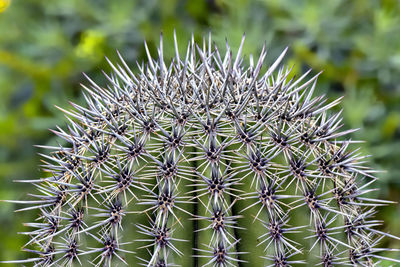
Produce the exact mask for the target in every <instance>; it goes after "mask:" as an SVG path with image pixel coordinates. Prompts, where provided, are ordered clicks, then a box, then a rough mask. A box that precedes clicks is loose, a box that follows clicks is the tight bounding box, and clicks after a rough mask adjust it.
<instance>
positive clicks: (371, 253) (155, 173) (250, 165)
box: [4, 34, 400, 267]
mask: <svg viewBox="0 0 400 267" xmlns="http://www.w3.org/2000/svg"><path fill="white" fill-rule="evenodd" d="M244 39H245V38H244V36H243V39H242V41H241V44H240V47H239V50H238V52H237V53H236V54H235V55H234V54H233V53H232V50H231V48H230V47H229V45H228V44H226V47H225V48H224V49H225V52H224V53H221V52H220V50H219V48H217V46H216V45H215V44H214V43H212V40H211V34H210V36H209V37H208V38H204V39H203V42H202V43H201V44H197V43H196V42H195V41H194V38H193V37H192V39H191V40H190V41H189V42H188V45H187V47H186V49H183V48H181V47H179V48H178V42H177V40H176V36H175V35H174V41H175V42H174V44H175V55H173V58H172V60H171V62H170V63H166V62H165V61H164V55H163V41H162V36H161V39H160V45H159V47H158V48H157V52H158V57H157V58H155V59H154V58H153V57H152V56H151V54H150V51H149V48H148V46H147V45H146V43H145V49H146V53H147V56H148V61H147V62H146V63H145V64H144V63H142V64H139V63H137V66H136V70H135V71H133V70H131V68H130V67H129V66H128V64H127V63H126V62H125V61H124V59H123V57H122V56H121V55H120V54H119V53H118V55H119V59H120V60H119V62H118V63H112V62H111V61H108V62H109V64H110V66H111V68H112V70H113V71H112V73H110V74H106V73H104V75H105V77H106V78H107V84H105V85H98V84H97V83H95V82H94V81H93V80H92V79H90V78H89V77H87V80H88V82H87V84H86V85H82V87H83V89H84V90H83V94H84V99H85V102H86V104H85V106H80V105H77V104H74V103H71V105H72V108H71V109H68V110H67V109H63V108H59V109H60V110H61V111H63V112H64V113H65V115H66V117H67V120H68V125H67V127H64V128H62V127H57V128H56V129H55V130H52V132H54V133H55V134H56V135H57V136H58V137H59V142H60V143H59V144H58V145H54V146H40V147H42V148H43V149H46V150H49V153H47V154H41V156H42V157H43V165H42V169H43V171H44V172H45V173H46V176H45V177H43V178H41V179H37V180H33V181H32V180H29V181H27V180H25V181H24V180H22V182H27V183H31V184H32V186H33V187H35V192H33V193H31V194H30V196H29V199H28V200H9V201H8V202H12V203H15V204H17V205H19V206H21V208H20V209H19V210H18V211H26V210H31V211H34V212H36V213H37V214H38V215H37V219H36V220H35V221H33V222H30V223H26V224H25V226H26V227H27V228H29V230H28V231H27V232H24V233H22V234H25V235H27V236H29V241H28V242H27V243H26V244H25V245H24V247H23V249H24V250H26V251H27V252H29V253H30V257H29V258H28V259H26V260H16V261H5V262H4V263H21V264H24V263H25V264H32V265H33V266H72V265H74V266H78V265H80V264H81V265H83V266H85V265H86V264H88V262H89V263H90V264H92V265H94V266H124V265H129V266H154V267H156V266H157V267H161V266H218V267H221V266H251V264H252V265H254V266H281V267H283V266H297V265H300V266H301V265H303V266H304V265H305V266H307V265H321V266H326V267H327V266H345V265H348V266H379V264H380V263H381V262H382V261H390V262H393V263H395V262H397V263H400V261H399V260H397V259H395V258H389V257H387V256H386V254H385V255H382V252H384V253H386V252H391V251H392V252H395V251H397V250H396V249H390V248H381V247H379V242H380V241H381V239H382V238H384V237H388V238H395V239H399V238H398V237H396V236H393V235H391V234H389V233H385V232H382V231H380V230H379V229H378V226H380V225H381V224H382V223H383V222H381V221H378V220H376V219H374V215H375V213H376V210H375V207H376V206H381V205H387V204H390V203H392V202H390V201H386V200H380V199H375V198H374V197H372V196H371V195H370V194H371V192H373V191H375V190H376V188H373V187H371V185H373V183H374V181H375V180H376V179H378V178H377V177H376V176H375V175H376V173H377V172H376V171H374V170H372V169H370V168H369V167H368V166H367V164H366V163H368V162H367V160H366V158H367V156H364V155H362V154H361V153H360V152H359V148H358V147H357V144H358V143H359V142H358V141H356V140H351V139H346V135H348V134H350V133H352V132H354V131H356V130H344V129H342V127H343V125H342V118H341V111H339V112H336V113H335V112H332V111H331V108H332V107H334V106H336V105H338V104H339V103H340V100H341V98H339V99H336V100H334V101H332V102H328V101H327V99H326V98H325V97H324V96H317V97H314V96H313V94H314V91H315V88H316V84H317V78H318V76H319V75H320V73H318V74H317V75H315V76H312V77H311V78H308V76H309V74H310V72H311V70H310V71H307V72H306V73H304V74H303V75H302V76H301V77H298V78H297V77H293V75H292V74H291V68H289V67H287V66H284V65H283V64H282V60H283V59H284V56H285V54H286V52H287V48H286V49H285V50H284V51H283V52H282V53H281V54H280V55H279V57H278V58H277V59H276V60H275V61H274V62H273V63H272V64H271V65H269V66H268V67H265V65H266V63H265V58H266V55H267V52H266V47H265V45H264V47H263V48H262V51H261V53H260V54H259V55H258V58H257V59H255V58H253V57H252V56H250V59H249V63H248V64H247V65H246V64H245V63H243V61H244V59H243V57H242V48H243V44H244ZM180 52H183V53H182V54H181V53H180ZM107 60H108V59H107Z"/></svg>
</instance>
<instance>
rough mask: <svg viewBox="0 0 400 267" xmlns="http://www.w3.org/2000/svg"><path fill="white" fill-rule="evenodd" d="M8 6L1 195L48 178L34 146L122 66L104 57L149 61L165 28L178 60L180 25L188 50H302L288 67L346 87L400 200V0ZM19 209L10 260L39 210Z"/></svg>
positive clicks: (384, 185) (6, 209)
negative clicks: (204, 40)
mask: <svg viewBox="0 0 400 267" xmlns="http://www.w3.org/2000/svg"><path fill="white" fill-rule="evenodd" d="M0 2H1V3H0V4H1V5H3V4H4V6H2V8H0V12H2V13H0V183H1V186H0V199H22V198H25V195H26V193H27V192H28V191H29V190H32V188H31V187H27V186H26V185H25V186H23V185H21V184H18V183H13V180H15V179H31V178H38V177H40V176H41V173H40V168H39V165H40V158H39V156H38V155H37V153H38V152H41V151H40V150H39V149H37V148H35V147H34V146H33V145H34V144H47V143H51V142H53V143H54V142H55V141H54V136H53V135H52V134H51V133H50V132H49V131H48V128H54V127H55V125H60V126H63V125H65V119H64V117H63V115H62V113H61V112H60V111H58V110H57V109H56V108H55V105H57V106H61V107H68V101H75V102H81V101H82V100H81V94H80V86H79V83H85V82H86V81H85V79H84V78H83V75H82V74H81V73H82V72H85V73H87V74H88V75H89V76H91V77H92V78H93V80H95V81H98V82H99V83H101V82H102V81H104V78H103V77H102V73H101V70H102V69H104V70H105V71H106V72H108V71H110V67H109V66H108V65H107V64H106V61H105V58H104V56H107V57H109V58H111V59H112V60H113V59H116V49H117V50H119V51H120V52H121V54H122V55H123V56H124V57H125V58H126V61H127V62H129V63H130V64H131V65H132V66H133V67H134V66H135V62H136V60H137V61H138V62H139V63H140V62H142V61H143V60H144V59H145V58H144V56H145V54H144V48H143V40H147V42H148V43H149V44H150V47H151V48H152V49H153V52H154V51H155V49H156V48H155V47H156V45H157V43H158V42H159V35H160V33H161V32H163V33H164V41H165V45H164V47H165V50H166V51H165V53H164V54H166V55H170V57H172V56H173V53H172V49H173V46H172V45H171V44H172V40H173V37H172V36H173V35H172V32H173V30H174V29H176V31H177V35H178V38H179V44H180V47H182V48H183V47H185V46H186V44H187V41H188V39H189V38H190V36H191V33H194V36H195V38H196V39H197V40H200V39H201V37H202V35H203V34H204V33H205V34H207V33H208V32H209V31H211V32H212V35H213V39H214V40H215V42H217V43H218V44H219V45H220V46H221V47H223V46H224V43H225V38H227V39H228V40H229V43H230V45H231V46H232V47H233V48H235V47H236V48H237V47H238V45H239V43H240V39H241V37H242V34H243V33H244V32H245V33H246V40H247V41H246V45H245V49H244V54H246V55H249V54H250V53H253V54H257V52H258V51H259V50H260V48H261V46H262V44H263V41H265V42H266V44H267V47H268V48H269V59H270V60H272V59H273V58H274V57H275V56H277V54H278V52H280V51H281V50H282V49H283V48H284V47H285V46H290V54H289V56H288V57H287V59H286V63H287V64H289V65H293V66H294V72H295V73H296V74H297V75H298V74H301V73H302V72H304V71H305V70H307V69H308V68H312V69H313V70H314V72H315V73H316V72H319V71H321V70H324V73H323V74H322V75H321V76H320V79H319V83H318V89H317V93H318V94H323V93H326V94H327V95H328V96H329V97H330V98H331V99H333V98H334V97H338V96H340V95H345V98H344V101H343V103H342V105H341V108H343V109H344V111H343V115H344V119H345V121H344V123H345V127H346V128H361V130H360V131H358V132H357V133H355V134H353V136H352V138H353V139H357V140H365V141H366V143H365V144H363V145H362V146H363V149H362V150H363V152H364V153H367V154H371V155H373V156H372V157H371V165H372V166H374V167H375V168H377V169H379V170H385V171H386V172H383V173H380V174H379V177H380V180H379V183H378V185H379V187H380V188H381V190H380V192H379V194H378V196H379V197H382V198H387V199H391V200H394V201H399V199H400V179H399V178H398V177H399V176H400V168H399V166H398V163H399V162H400V138H399V137H400V4H399V1H398V0H382V1H378V0H369V1H365V0H353V1H347V0H330V1H318V0H314V1H313V0H258V1H249V0H215V1H213V0H207V1H206V0H187V1H178V0H163V1H155V0H136V1H125V0H113V1H107V0H69V1H41V0H24V1H16V0H15V1H11V3H10V5H9V6H8V8H7V4H6V3H7V2H8V1H5V0H1V1H0ZM247 59H248V57H247ZM15 208H16V207H15V206H14V205H11V204H5V203H3V204H1V205H0V225H1V226H2V227H0V236H1V242H0V259H1V260H4V259H8V260H10V259H17V258H23V257H24V254H23V253H21V252H20V251H19V249H20V247H21V245H22V244H23V243H24V241H26V240H24V238H23V236H21V235H18V236H16V232H17V231H24V230H26V229H24V227H23V226H22V222H27V221H29V220H30V215H29V213H24V214H15V213H13V212H12V211H13V210H14V209H15ZM380 211H381V212H380V214H379V218H380V219H383V220H385V221H386V226H385V227H384V228H383V230H385V231H390V232H391V233H392V234H396V235H400V226H399V224H398V222H399V221H400V208H399V206H398V205H397V206H396V205H391V206H390V207H385V208H383V209H381V210H380ZM396 211H397V212H396ZM386 242H389V244H388V243H386V244H385V245H386V246H390V247H400V243H399V242H398V241H394V240H388V241H386ZM392 256H393V254H392ZM398 257H399V258H400V255H399V256H398Z"/></svg>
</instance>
